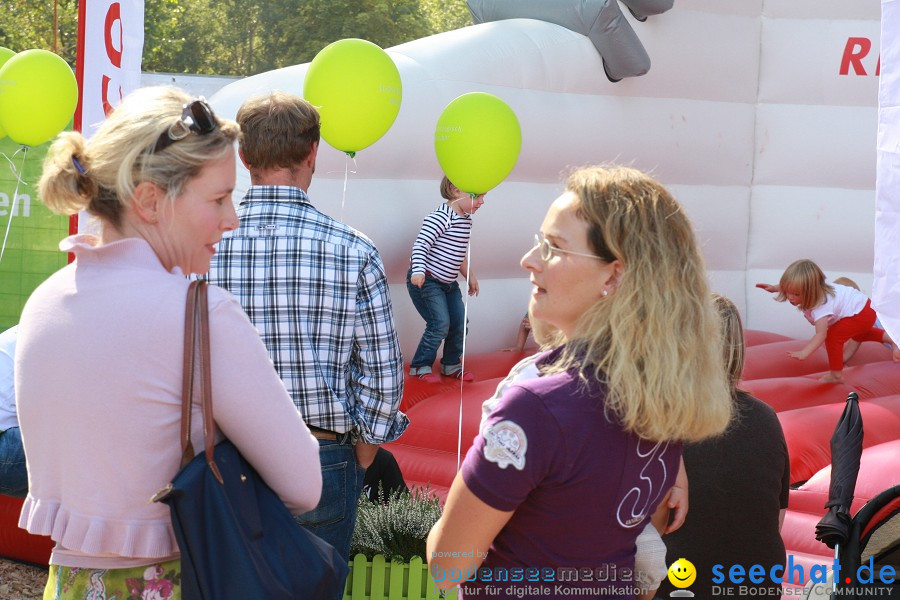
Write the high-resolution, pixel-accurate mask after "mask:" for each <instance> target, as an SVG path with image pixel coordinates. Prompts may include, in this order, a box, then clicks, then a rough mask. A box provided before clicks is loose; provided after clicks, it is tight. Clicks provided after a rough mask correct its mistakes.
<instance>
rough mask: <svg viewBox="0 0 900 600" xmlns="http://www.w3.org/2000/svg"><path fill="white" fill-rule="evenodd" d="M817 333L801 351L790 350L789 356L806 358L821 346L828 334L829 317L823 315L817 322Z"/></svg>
mask: <svg viewBox="0 0 900 600" xmlns="http://www.w3.org/2000/svg"><path fill="white" fill-rule="evenodd" d="M815 327H816V333H815V335H814V336H812V339H811V340H809V342H808V343H807V344H806V346H804V347H803V350H800V351H799V352H788V356H790V357H791V358H796V359H798V360H806V358H807V357H809V355H810V354H812V353H813V352H815V351H816V350H817V349H818V348H819V346H821V345H822V344H823V343H825V337H826V336H827V335H828V317H822V318H821V319H819V320H818V321H816V323H815Z"/></svg>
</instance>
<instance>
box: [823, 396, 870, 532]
mask: <svg viewBox="0 0 900 600" xmlns="http://www.w3.org/2000/svg"><path fill="white" fill-rule="evenodd" d="M862 442H863V422H862V415H861V414H860V412H859V396H857V395H856V393H855V392H851V393H850V394H849V395H848V396H847V405H846V406H845V407H844V412H843V413H841V418H840V419H838V422H837V426H836V427H835V428H834V434H832V436H831V485H830V486H829V487H828V502H827V503H826V504H825V508H827V509H828V512H827V513H825V516H824V517H822V519H821V520H820V521H819V523H818V524H817V525H816V539H817V540H819V541H820V542H824V543H825V544H826V545H827V546H828V547H829V548H835V547H836V546H837V545H839V544H840V545H843V544H846V543H847V538H848V536H849V534H850V521H851V516H850V503H851V502H853V492H854V491H855V489H856V477H857V476H858V475H859V457H860V455H861V454H862Z"/></svg>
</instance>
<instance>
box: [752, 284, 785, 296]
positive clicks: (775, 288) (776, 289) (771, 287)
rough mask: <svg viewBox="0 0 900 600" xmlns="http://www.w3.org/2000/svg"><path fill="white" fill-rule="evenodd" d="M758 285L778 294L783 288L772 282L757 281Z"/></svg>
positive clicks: (762, 288)
mask: <svg viewBox="0 0 900 600" xmlns="http://www.w3.org/2000/svg"><path fill="white" fill-rule="evenodd" d="M756 287H758V288H759V289H761V290H766V291H767V292H769V293H770V294H777V293H778V292H780V291H781V288H780V287H779V286H777V285H772V284H771V283H757V284H756Z"/></svg>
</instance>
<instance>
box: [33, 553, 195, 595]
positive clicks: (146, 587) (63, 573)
mask: <svg viewBox="0 0 900 600" xmlns="http://www.w3.org/2000/svg"><path fill="white" fill-rule="evenodd" d="M44 600H181V560H179V559H175V560H170V561H168V562H164V563H158V564H155V565H149V566H143V567H131V568H128V569H87V568H79V567H60V566H58V565H50V576H49V578H48V579H47V587H45V588H44Z"/></svg>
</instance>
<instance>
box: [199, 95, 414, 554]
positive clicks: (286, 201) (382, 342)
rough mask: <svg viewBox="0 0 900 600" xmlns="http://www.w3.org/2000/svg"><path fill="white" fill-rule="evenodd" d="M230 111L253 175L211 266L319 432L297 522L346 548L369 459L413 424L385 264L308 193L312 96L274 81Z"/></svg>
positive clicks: (313, 144) (313, 137) (313, 146)
mask: <svg viewBox="0 0 900 600" xmlns="http://www.w3.org/2000/svg"><path fill="white" fill-rule="evenodd" d="M237 121H238V123H239V124H240V126H241V132H242V134H243V137H242V140H241V143H240V149H239V154H240V157H241V161H242V162H243V163H244V165H245V166H246V167H247V169H249V171H250V181H251V187H250V189H249V190H248V191H247V194H246V196H244V199H243V201H242V202H241V204H240V207H239V208H238V211H237V212H238V217H239V218H240V226H239V227H238V228H237V229H236V230H234V231H232V232H230V233H229V234H227V235H226V236H225V237H224V238H223V239H222V241H221V242H220V243H219V248H218V251H217V254H216V255H215V256H214V257H213V260H212V265H211V267H210V270H209V276H208V278H209V281H211V282H212V283H215V284H217V285H219V286H221V287H223V288H225V289H227V290H229V291H230V292H231V293H232V294H234V295H235V296H236V297H237V298H238V300H239V301H240V302H241V305H243V307H244V310H245V311H246V312H247V315H248V316H249V317H250V320H251V321H252V322H253V324H254V325H256V328H257V329H258V330H259V333H260V335H261V336H262V340H263V343H265V345H266V347H267V348H268V350H269V354H270V356H271V357H272V361H273V362H274V364H275V369H276V370H277V371H278V374H279V375H280V376H281V379H282V380H283V381H284V384H285V386H286V387H287V390H288V392H289V393H290V394H291V396H292V397H293V399H294V403H295V404H296V405H297V410H299V411H300V413H301V414H302V415H303V419H304V421H306V424H307V425H308V426H309V428H310V430H311V431H312V433H313V435H314V436H315V437H316V438H318V440H319V446H320V448H319V456H320V458H321V461H322V480H323V484H322V485H323V487H322V498H321V500H320V501H319V505H318V506H317V507H316V508H315V509H314V510H312V511H311V512H308V513H306V514H304V515H301V516H299V517H298V518H297V520H298V522H300V523H301V524H302V525H304V526H305V527H307V528H309V529H310V530H311V531H313V532H314V533H315V534H317V535H318V536H320V537H321V538H322V539H324V540H325V541H327V542H328V543H330V544H332V545H333V546H334V547H335V548H337V549H338V551H340V552H342V553H343V554H344V556H345V557H349V553H350V536H351V534H352V532H353V527H354V525H355V522H356V501H357V498H358V497H359V494H360V491H361V489H362V482H363V476H364V474H365V469H366V468H367V467H368V466H369V465H370V464H371V463H372V460H373V459H374V457H375V453H376V452H377V451H378V445H379V444H381V443H384V442H390V441H393V440H395V439H397V438H398V437H400V435H401V434H402V433H403V431H404V430H405V429H406V426H407V425H408V424H409V419H407V418H406V415H404V414H403V413H402V412H400V411H399V406H400V397H401V394H402V392H403V367H402V363H401V357H400V344H399V341H398V339H397V333H396V331H395V329H394V318H393V312H392V309H391V299H390V295H389V291H388V284H387V278H386V276H385V272H384V266H383V265H382V262H381V257H380V256H379V255H378V250H377V249H376V248H375V246H374V245H373V244H372V242H371V241H370V240H369V239H368V238H367V237H365V236H364V235H362V234H361V233H359V232H358V231H356V230H354V229H352V228H351V227H348V226H347V225H345V224H343V223H341V222H340V221H336V220H334V219H332V218H331V217H328V216H326V215H324V214H322V213H320V212H319V211H317V210H316V209H315V208H314V207H313V205H312V204H311V203H310V201H309V198H308V197H307V195H306V191H305V190H307V189H308V188H309V184H310V182H311V181H312V175H313V172H314V171H315V165H316V152H317V150H318V145H319V114H318V112H317V111H316V109H315V108H313V106H312V105H310V104H309V103H308V102H306V101H305V100H303V99H302V98H299V97H296V96H292V95H290V94H285V93H281V92H274V93H272V94H270V95H268V96H264V97H258V98H251V99H249V100H247V101H246V102H245V103H244V105H243V106H242V107H241V109H240V110H239V111H238V114H237ZM235 368H239V366H238V365H235ZM248 401H252V398H248Z"/></svg>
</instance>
